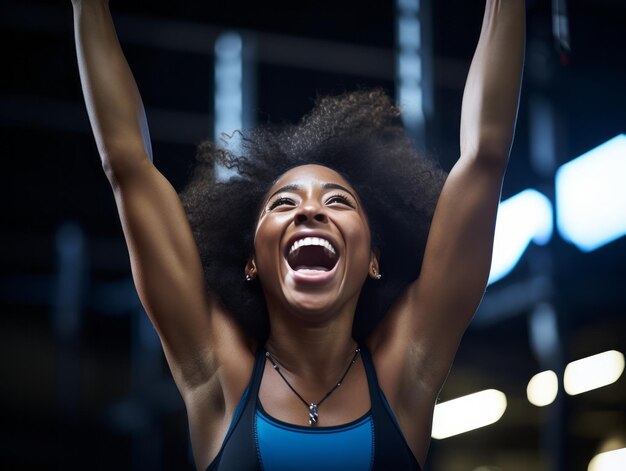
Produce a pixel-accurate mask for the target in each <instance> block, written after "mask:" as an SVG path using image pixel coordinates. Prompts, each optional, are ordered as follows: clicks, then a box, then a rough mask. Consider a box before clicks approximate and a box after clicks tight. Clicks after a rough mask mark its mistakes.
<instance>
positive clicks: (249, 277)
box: [246, 273, 252, 281]
mask: <svg viewBox="0 0 626 471" xmlns="http://www.w3.org/2000/svg"><path fill="white" fill-rule="evenodd" d="M246 281H252V277H251V276H250V275H249V274H247V273H246Z"/></svg>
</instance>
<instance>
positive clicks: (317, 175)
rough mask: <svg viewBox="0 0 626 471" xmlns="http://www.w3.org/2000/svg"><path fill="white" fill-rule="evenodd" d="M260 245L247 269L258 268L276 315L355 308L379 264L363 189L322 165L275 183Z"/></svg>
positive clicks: (318, 316) (313, 317) (318, 314)
mask: <svg viewBox="0 0 626 471" xmlns="http://www.w3.org/2000/svg"><path fill="white" fill-rule="evenodd" d="M254 250H255V255H254V257H253V258H251V260H250V262H249V263H248V266H247V267H246V270H247V272H250V270H252V271H256V272H257V273H258V276H259V279H260V281H261V284H262V286H263V291H264V294H265V298H266V301H267V304H268V309H269V311H270V315H271V313H272V311H274V310H280V311H287V312H290V313H293V314H296V315H297V316H302V318H303V319H306V320H310V321H321V320H323V319H326V318H328V317H329V316H333V315H335V314H336V313H338V312H352V313H353V312H354V309H355V307H356V303H357V300H358V296H359V293H360V291H361V288H362V286H363V283H364V281H365V278H366V276H367V274H368V272H369V273H370V274H371V275H372V274H374V269H375V270H377V269H378V265H377V260H376V257H375V256H374V255H373V253H372V250H371V242H370V230H369V226H368V222H367V217H366V215H365V212H364V210H363V208H362V206H361V203H360V201H359V199H358V196H357V195H356V192H355V191H354V189H353V188H352V187H351V186H350V184H349V183H348V182H347V181H346V180H345V179H344V178H343V177H342V176H341V175H339V174H338V173H337V172H335V171H334V170H331V169H330V168H328V167H323V166H321V165H303V166H300V167H295V168H293V169H291V170H289V171H287V172H286V173H284V174H283V175H282V176H281V177H280V178H279V179H278V180H277V181H276V183H275V184H274V185H273V186H272V188H271V189H270V191H269V192H268V194H267V196H266V199H265V201H264V204H263V207H262V210H261V214H260V216H259V221H258V224H257V228H256V233H255V240H254Z"/></svg>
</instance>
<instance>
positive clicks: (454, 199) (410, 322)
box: [373, 155, 505, 394]
mask: <svg viewBox="0 0 626 471" xmlns="http://www.w3.org/2000/svg"><path fill="white" fill-rule="evenodd" d="M504 169H505V164H504V163H500V161H498V160H496V159H493V160H490V159H486V158H484V159H479V158H478V157H477V156H476V155H465V156H462V157H461V158H460V159H459V161H458V162H457V164H456V165H455V166H454V168H453V169H452V171H451V172H450V174H449V176H448V178H447V180H446V182H445V184H444V187H443V189H442V192H441V195H440V197H439V201H438V203H437V206H436V209H435V213H434V216H433V220H432V224H431V229H430V233H429V235H428V241H427V244H426V249H425V252H424V259H423V264H422V269H421V272H420V276H419V278H418V279H417V280H415V281H414V282H413V283H412V284H411V285H409V287H408V288H407V290H406V291H405V293H404V294H403V295H402V296H401V297H400V298H399V299H398V300H397V302H396V303H395V304H394V306H393V307H392V309H391V310H390V312H389V313H388V315H387V317H386V318H385V320H384V322H383V323H382V325H381V328H380V329H379V330H378V331H377V332H375V336H374V339H375V340H374V341H373V343H374V347H373V348H377V347H383V348H382V349H381V350H382V351H381V353H382V352H387V354H389V356H390V357H391V358H394V361H395V362H396V364H399V363H402V362H401V361H400V360H401V359H400V358H399V357H400V356H401V357H411V358H409V359H410V362H409V363H410V365H411V366H410V368H411V371H414V370H415V369H416V368H417V369H419V372H416V373H417V374H419V375H420V377H422V379H425V380H426V381H427V382H428V383H429V384H428V385H427V386H428V387H431V388H432V389H433V390H434V391H436V390H438V388H439V387H441V384H442V383H443V381H444V380H445V376H446V375H447V372H448V370H449V368H450V365H451V363H452V360H453V358H454V355H455V353H456V350H457V348H458V344H459V342H460V340H461V337H462V335H463V333H464V331H465V329H466V327H467V324H468V323H469V321H470V320H471V318H472V316H473V314H474V312H475V311H476V309H477V307H478V305H479V303H480V300H481V298H482V296H483V293H484V290H485V287H486V284H487V279H488V277H489V269H490V266H491V254H492V247H493V236H494V230H495V221H496V215H497V209H498V202H499V199H500V190H501V185H502V177H503V175H504ZM407 352H410V354H409V355H407ZM383 355H385V353H383ZM415 361H418V362H419V365H418V366H417V367H416V365H415ZM435 394H436V392H435Z"/></svg>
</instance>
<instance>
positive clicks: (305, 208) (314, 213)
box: [295, 202, 328, 224]
mask: <svg viewBox="0 0 626 471" xmlns="http://www.w3.org/2000/svg"><path fill="white" fill-rule="evenodd" d="M311 221H317V222H321V223H325V222H328V216H327V215H326V212H325V210H324V208H323V206H321V205H320V204H319V203H316V202H307V203H305V204H303V205H302V206H300V208H299V210H298V212H297V213H296V215H295V222H296V224H304V223H306V222H311Z"/></svg>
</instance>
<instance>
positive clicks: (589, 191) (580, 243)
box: [556, 134, 626, 252]
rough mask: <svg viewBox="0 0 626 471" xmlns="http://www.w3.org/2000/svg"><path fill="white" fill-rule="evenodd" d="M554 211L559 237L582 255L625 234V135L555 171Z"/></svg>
mask: <svg viewBox="0 0 626 471" xmlns="http://www.w3.org/2000/svg"><path fill="white" fill-rule="evenodd" d="M556 207H557V220H556V223H557V227H558V230H559V233H560V234H561V236H562V237H563V239H565V240H567V241H568V242H571V243H572V244H574V245H576V247H578V248H579V249H580V250H582V251H583V252H590V251H592V250H595V249H597V248H598V247H601V246H603V245H606V244H608V243H609V242H612V241H614V240H615V239H618V238H619V237H622V236H623V235H624V234H626V134H620V135H619V136H616V137H614V138H613V139H611V140H609V141H607V142H605V143H604V144H602V145H600V146H598V147H596V148H595V149H592V150H590V151H589V152H587V153H585V154H583V155H581V156H580V157H578V158H576V159H574V160H572V161H571V162H568V163H566V164H565V165H563V166H562V167H561V168H559V169H558V171H557V174H556Z"/></svg>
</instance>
